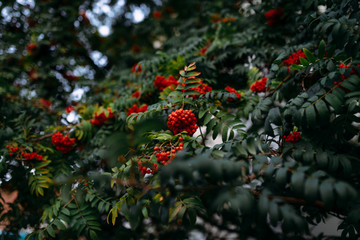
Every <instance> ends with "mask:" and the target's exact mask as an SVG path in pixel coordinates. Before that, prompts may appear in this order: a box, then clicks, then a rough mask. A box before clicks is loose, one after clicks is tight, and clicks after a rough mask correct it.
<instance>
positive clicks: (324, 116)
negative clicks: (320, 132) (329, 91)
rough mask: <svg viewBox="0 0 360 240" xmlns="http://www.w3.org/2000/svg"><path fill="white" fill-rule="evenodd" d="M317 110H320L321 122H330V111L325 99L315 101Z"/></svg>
mask: <svg viewBox="0 0 360 240" xmlns="http://www.w3.org/2000/svg"><path fill="white" fill-rule="evenodd" d="M315 108H316V111H317V112H318V116H319V121H320V124H322V123H327V122H329V117H330V111H329V109H328V107H327V106H326V103H325V102H324V101H323V100H318V101H317V102H316V103H315Z"/></svg>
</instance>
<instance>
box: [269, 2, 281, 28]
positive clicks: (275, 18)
mask: <svg viewBox="0 0 360 240" xmlns="http://www.w3.org/2000/svg"><path fill="white" fill-rule="evenodd" d="M283 17H284V9H282V8H280V7H279V8H277V9H271V10H270V11H268V12H266V13H265V18H266V24H267V25H268V26H269V27H274V26H276V25H278V24H279V23H281V21H282V19H283Z"/></svg>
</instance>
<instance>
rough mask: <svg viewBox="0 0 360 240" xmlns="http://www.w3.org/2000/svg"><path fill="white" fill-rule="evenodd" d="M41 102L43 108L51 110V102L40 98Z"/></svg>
mask: <svg viewBox="0 0 360 240" xmlns="http://www.w3.org/2000/svg"><path fill="white" fill-rule="evenodd" d="M39 102H40V104H41V105H42V106H43V107H45V108H47V109H50V108H51V105H52V104H51V102H50V101H49V100H46V99H44V98H40V100H39Z"/></svg>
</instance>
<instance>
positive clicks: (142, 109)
mask: <svg viewBox="0 0 360 240" xmlns="http://www.w3.org/2000/svg"><path fill="white" fill-rule="evenodd" d="M147 108H148V105H147V104H144V105H142V106H141V107H138V106H137V105H136V103H135V104H134V105H133V106H132V107H131V108H129V112H128V114H127V115H128V116H129V115H130V114H132V113H139V112H146V111H147Z"/></svg>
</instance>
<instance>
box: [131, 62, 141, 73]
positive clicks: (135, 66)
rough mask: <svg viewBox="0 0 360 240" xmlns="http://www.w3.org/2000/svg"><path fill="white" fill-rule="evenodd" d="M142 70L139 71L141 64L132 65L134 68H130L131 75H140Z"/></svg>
mask: <svg viewBox="0 0 360 240" xmlns="http://www.w3.org/2000/svg"><path fill="white" fill-rule="evenodd" d="M141 72H142V69H141V64H138V63H136V64H134V66H133V67H132V68H131V73H141Z"/></svg>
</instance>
